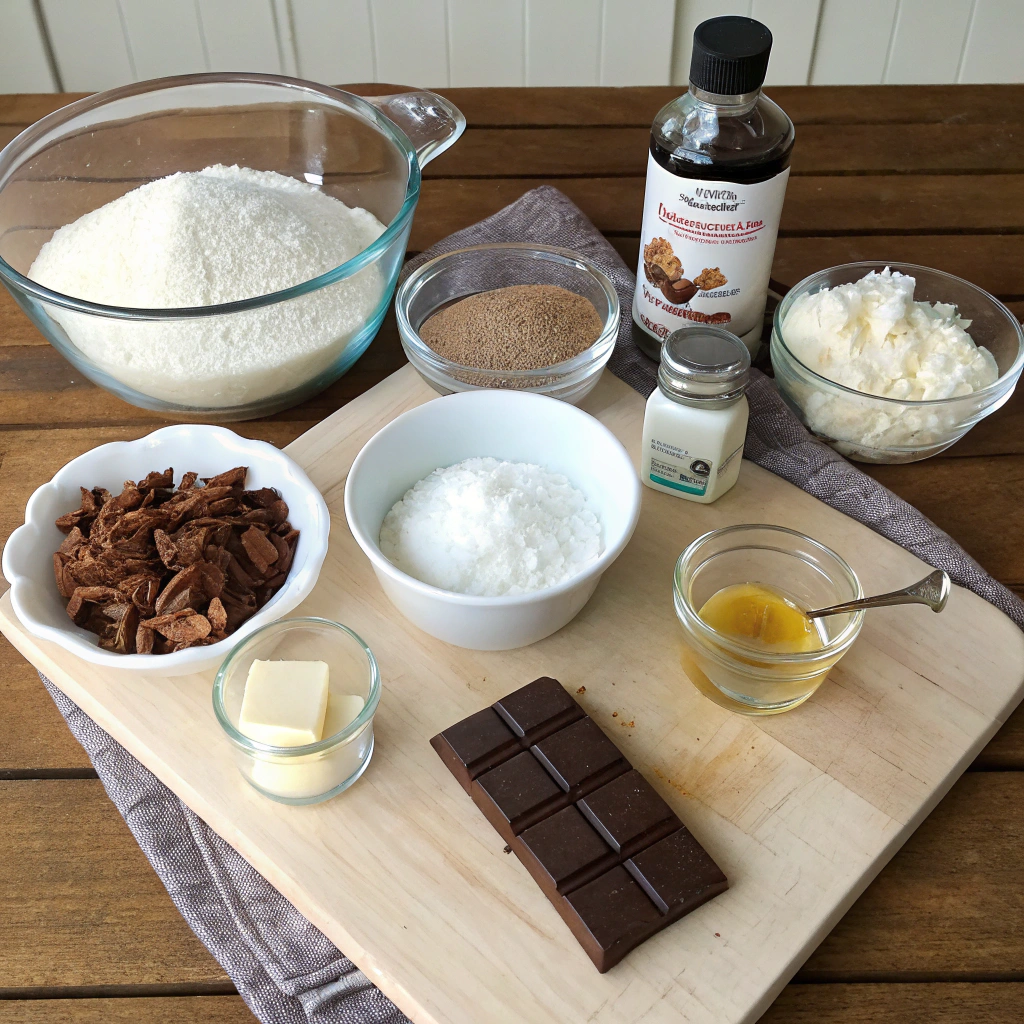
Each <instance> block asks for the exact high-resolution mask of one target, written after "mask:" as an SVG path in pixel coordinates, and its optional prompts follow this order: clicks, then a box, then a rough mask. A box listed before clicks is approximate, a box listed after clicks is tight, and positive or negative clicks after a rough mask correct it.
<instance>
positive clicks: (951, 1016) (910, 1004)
mask: <svg viewBox="0 0 1024 1024" xmlns="http://www.w3.org/2000/svg"><path fill="white" fill-rule="evenodd" d="M1021 1001H1024V985H1022V984H1021V983H1013V982H1010V983H1005V984H998V983H997V984H991V983H990V984H985V983H955V982H954V983H946V984H942V983H930V984H888V985H878V984H860V985H848V984H846V985H844V984H834V985H790V986H788V987H787V988H786V989H785V990H784V991H783V993H782V995H780V996H779V998H778V999H777V1000H776V1001H775V1003H774V1005H773V1006H772V1007H771V1008H770V1009H769V1010H768V1012H767V1013H766V1014H765V1015H764V1016H763V1017H762V1018H761V1022H762V1024H978V1022H979V1021H984V1024H1019V1021H1020V1012H1019V1009H1020V1004H1021ZM254 1019H255V1018H254V1017H253V1016H252V1014H251V1013H250V1012H249V1010H248V1009H247V1008H246V1006H245V1004H244V1003H243V1002H242V1000H241V999H240V998H239V997H238V996H185V997H178V998H167V997H163V998H159V997H158V998H147V999H61V1000H56V999H33V1000H25V1001H19V1002H11V1001H6V1002H0V1024H51V1022H53V1021H57V1020H60V1021H63V1022H65V1024H107V1022H120V1021H124V1022H125V1024H250V1022H252V1021H253V1020H254Z"/></svg>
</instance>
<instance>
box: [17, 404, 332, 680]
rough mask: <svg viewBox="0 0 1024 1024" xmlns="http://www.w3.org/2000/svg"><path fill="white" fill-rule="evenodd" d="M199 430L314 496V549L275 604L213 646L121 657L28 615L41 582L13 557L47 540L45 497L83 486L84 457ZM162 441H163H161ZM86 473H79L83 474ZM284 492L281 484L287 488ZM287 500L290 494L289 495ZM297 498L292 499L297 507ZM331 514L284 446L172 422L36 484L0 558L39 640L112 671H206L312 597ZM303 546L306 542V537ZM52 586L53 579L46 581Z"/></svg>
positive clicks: (21, 617)
mask: <svg viewBox="0 0 1024 1024" xmlns="http://www.w3.org/2000/svg"><path fill="white" fill-rule="evenodd" d="M197 429H198V430H201V431H202V432H203V433H204V434H206V433H207V432H209V433H210V434H213V435H214V436H220V437H221V438H223V439H224V440H227V437H225V435H228V436H229V437H230V438H232V439H233V440H234V443H235V444H236V445H237V446H238V447H239V448H240V450H242V451H244V452H245V453H246V454H247V455H249V454H252V455H258V456H259V457H260V458H261V460H262V461H264V462H268V461H269V462H271V463H276V464H277V466H279V467H281V469H282V471H283V472H282V476H283V477H284V478H285V482H287V484H289V485H294V486H295V487H296V488H298V489H301V490H302V491H303V492H304V498H305V499H307V500H311V501H312V504H313V507H314V509H315V513H316V515H315V521H314V523H313V529H312V530H310V529H309V528H307V532H306V536H307V538H308V541H309V547H308V553H307V554H306V555H304V557H303V560H302V561H301V562H296V563H295V564H294V565H293V566H292V571H291V572H293V573H294V576H292V575H291V573H289V578H288V579H287V580H286V581H285V583H284V584H283V585H282V586H281V588H280V589H279V590H278V591H277V593H276V594H275V595H274V597H273V598H272V599H271V601H270V602H268V603H267V604H265V605H264V606H263V607H262V608H260V609H259V610H258V611H257V612H256V613H255V614H254V615H253V616H251V617H250V618H248V619H246V621H245V622H243V623H242V624H241V625H240V626H239V627H238V629H237V630H235V632H234V633H232V634H231V635H230V636H228V637H225V639H223V640H220V641H218V642H217V643H215V644H210V645H208V646H206V647H189V648H186V649H185V650H183V651H174V652H173V653H171V654H118V653H117V652H116V651H107V650H104V649H103V648H101V647H99V646H98V644H97V643H95V642H91V641H90V640H89V639H87V637H89V636H92V634H88V633H84V631H83V633H84V635H83V634H80V633H79V632H77V630H78V627H76V626H74V624H73V623H71V621H70V619H69V620H68V625H67V626H64V625H60V626H55V625H51V624H50V623H48V622H44V621H42V620H40V619H38V618H37V617H35V616H34V615H32V614H30V613H29V612H28V611H27V609H26V608H25V605H24V603H23V602H22V599H21V598H22V592H23V591H24V589H25V587H26V586H29V585H32V584H36V585H40V583H41V581H39V580H36V579H35V578H34V577H30V576H28V575H27V574H26V573H24V572H22V571H20V570H18V569H16V568H15V562H16V561H17V560H18V559H19V549H20V547H21V546H22V545H32V544H38V543H40V541H41V537H40V532H39V531H40V527H41V524H42V523H43V522H44V521H43V520H42V519H41V515H42V509H41V506H42V504H43V501H44V498H45V497H46V496H47V495H48V494H49V493H51V492H52V491H55V490H57V489H58V488H59V487H60V486H62V485H63V484H65V483H67V482H68V480H69V478H72V483H74V485H75V486H80V480H79V479H77V478H76V473H79V470H80V468H81V466H82V465H83V463H84V462H85V461H86V460H91V459H93V458H94V457H96V455H97V453H100V452H103V453H105V454H106V455H111V454H114V453H116V452H117V451H124V450H125V448H127V447H135V446H138V447H140V448H141V447H142V446H144V445H146V444H147V443H148V442H150V441H151V439H152V438H154V437H158V436H159V435H164V437H166V438H168V439H170V440H171V441H174V440H175V435H178V434H185V435H187V434H188V433H190V432H193V431H195V430H197ZM163 439H164V438H160V440H163ZM79 475H80V473H79ZM282 491H283V488H282ZM286 500H287V499H286ZM292 505H293V503H292V502H290V503H289V507H290V508H291V507H292ZM330 522H331V517H330V511H329V510H328V508H327V503H326V502H325V501H324V498H323V495H321V494H320V491H319V489H318V488H317V487H316V485H315V484H314V483H313V482H312V481H311V480H310V479H309V476H308V475H307V474H306V472H305V470H304V469H303V468H302V467H301V466H300V465H299V464H298V463H297V462H296V461H295V460H294V459H292V458H291V456H289V455H288V454H287V453H286V452H284V451H282V450H281V449H279V448H275V447H274V446H273V445H272V444H269V443H268V442H266V441H259V440H255V439H253V438H247V437H242V436H241V435H239V434H236V433H235V432H234V431H233V430H229V429H228V428H227V427H220V426H214V425H209V424H198V423H182V424H175V425H173V426H169V427H161V428H160V429H158V430H154V431H151V432H150V433H148V434H145V435H143V436H142V437H140V438H136V439H135V440H133V441H110V442H108V443H106V444H102V445H97V446H96V447H95V448H90V449H89V451H87V452H83V453H82V454H81V455H79V456H78V457H77V458H74V459H72V460H71V461H70V462H68V463H66V464H65V465H64V466H62V467H61V468H60V469H59V470H58V471H57V472H56V473H55V474H54V475H53V477H52V478H51V479H50V480H48V481H47V482H46V483H44V484H41V485H40V486H39V487H37V488H36V489H35V490H34V491H33V492H32V494H31V496H30V497H29V499H28V503H27V505H26V508H25V522H24V523H22V525H21V526H19V527H18V528H17V529H16V530H15V531H14V532H13V533H12V534H11V535H10V537H8V539H7V543H6V544H5V545H4V549H3V558H2V562H0V566H2V570H3V574H4V577H5V578H6V579H7V581H8V582H9V583H10V585H11V586H10V594H11V603H12V605H13V607H14V612H15V614H16V615H17V617H18V621H19V622H20V623H21V624H22V626H23V627H24V628H25V629H26V630H27V631H28V632H29V633H30V634H32V636H34V637H37V638H39V639H41V640H49V641H52V642H53V643H56V644H57V645H59V646H60V647H62V648H63V649H64V650H66V651H68V652H69V653H71V654H73V655H75V656H76V657H79V658H81V659H82V660H84V661H88V662H90V663H92V664H95V665H103V666H106V667H108V668H116V669H127V670H131V671H136V672H145V673H150V672H156V673H162V674H164V675H178V674H184V673H185V672H188V671H202V670H204V669H205V668H207V667H209V666H210V665H211V664H213V663H216V662H217V661H218V660H219V659H220V658H222V657H223V656H224V654H225V653H226V652H227V651H228V650H229V649H230V648H231V647H232V646H234V645H237V644H238V643H240V642H241V641H243V640H244V639H245V638H246V637H247V636H249V635H250V634H251V633H252V632H253V631H254V630H257V629H259V628H261V627H262V626H264V625H268V624H270V623H272V622H275V621H277V619H279V618H280V617H281V616H282V615H287V614H288V612H289V611H290V610H291V609H292V608H294V607H295V606H296V605H298V604H299V603H300V602H301V601H303V600H304V599H305V598H306V597H308V596H309V594H310V592H311V591H312V590H313V587H314V586H315V585H316V582H317V579H318V578H319V575H320V570H321V568H322V567H323V563H324V561H325V559H326V558H327V545H328V535H329V532H330ZM300 543H301V541H300ZM49 583H52V579H49V578H48V579H47V580H46V582H45V583H42V584H41V585H44V586H45V585H47V584H49ZM285 595H288V596H287V599H286V600H287V607H281V603H278V604H275V601H277V599H278V598H279V597H284V596H285Z"/></svg>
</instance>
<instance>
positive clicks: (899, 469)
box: [861, 455, 1024, 586]
mask: <svg viewBox="0 0 1024 1024" xmlns="http://www.w3.org/2000/svg"><path fill="white" fill-rule="evenodd" d="M861 468H862V469H864V471H865V472H867V473H869V474H870V475H871V476H873V477H874V478H875V479H876V480H879V481H880V482H881V483H883V484H885V485H886V487H889V488H890V489H891V490H893V491H895V492H896V493H897V494H898V495H899V496H900V497H901V498H904V499H905V500H906V501H908V502H910V504H911V505H914V506H915V507H916V508H918V509H920V510H921V511H922V512H923V513H924V514H925V515H926V516H928V517H929V518H930V519H932V520H933V521H934V522H936V523H938V525H939V526H941V527H942V528H943V529H944V530H945V531H946V532H947V533H949V534H951V535H952V536H954V537H956V538H957V539H958V540H959V541H960V543H961V544H962V545H963V546H964V548H965V549H966V550H967V552H968V553H969V554H971V555H973V556H974V557H975V558H976V559H977V560H978V561H979V562H980V563H981V564H982V565H983V566H984V567H985V568H986V569H987V570H988V571H989V572H990V573H992V574H993V575H994V576H996V578H997V579H999V580H1001V581H1002V582H1003V583H1007V584H1012V585H1015V586H1020V585H1022V584H1024V516H1021V514H1020V510H1021V507H1022V506H1024V456H1021V455H1004V456H1002V457H1001V458H994V459H993V458H972V457H965V458H956V459H928V460H926V461H924V462H914V463H911V464H909V465H905V466H873V465H866V464H865V465H862V466H861ZM968 494H969V500H966V498H967V496H968Z"/></svg>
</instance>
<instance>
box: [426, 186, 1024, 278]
mask: <svg viewBox="0 0 1024 1024" xmlns="http://www.w3.org/2000/svg"><path fill="white" fill-rule="evenodd" d="M540 185H552V186H554V187H555V188H558V189H560V190H561V191H562V192H564V193H565V194H566V195H567V196H569V198H570V199H572V200H573V202H575V203H576V204H577V206H579V207H580V208H581V209H582V210H583V212H584V213H586V215H587V216H588V217H589V218H590V219H591V220H592V221H593V222H594V223H595V224H596V225H597V227H598V228H599V229H600V230H601V231H603V232H606V233H609V232H610V233H613V234H618V233H623V232H625V233H628V234H633V233H635V232H638V231H639V224H640V218H641V213H642V209H643V194H644V182H643V179H641V178H585V179H581V178H568V179H558V178H553V179H549V178H540V177H539V178H514V179H509V178H494V179H490V180H485V179H458V178H452V179H441V180H438V179H436V178H434V179H430V180H428V181H425V182H424V185H423V192H422V197H421V199H420V205H419V208H418V210H417V211H416V218H415V220H414V221H413V226H412V236H411V239H410V243H409V244H410V247H411V248H412V249H415V250H420V249H424V248H426V247H427V246H429V245H431V244H432V243H433V242H434V241H436V240H437V239H439V238H443V237H444V236H445V235H447V234H449V233H450V232H452V231H455V230H457V229H459V228H461V227H466V226H468V225H469V224H473V223H475V222H476V221H478V220H480V219H482V218H483V217H487V216H490V215H491V214H492V213H496V212H497V211H498V210H500V209H501V208H502V207H503V206H506V205H507V204H508V203H511V202H513V201H514V200H516V199H518V198H519V197H520V196H522V195H523V194H524V193H525V192H527V191H529V190H530V189H532V188H536V187H538V186H540ZM1022 227H1024V175H1012V174H1004V175H965V176H957V175H951V176H946V175H934V176H922V177H907V176H869V177H851V178H842V177H838V178H837V177H815V176H808V177H799V178H793V179H792V180H791V181H790V183H789V188H788V190H787V194H786V204H785V206H784V207H783V211H782V227H781V235H782V237H783V238H785V237H787V236H793V234H794V233H795V232H798V233H799V235H800V236H809V235H816V234H817V235H821V234H832V233H843V237H842V238H840V239H837V241H838V242H840V243H846V244H847V245H848V246H849V245H852V244H856V243H852V242H851V241H850V239H851V238H853V239H857V240H858V242H859V240H860V239H861V238H863V237H865V236H866V237H870V232H877V233H878V235H880V236H882V237H884V238H887V237H888V236H889V235H891V234H893V233H898V232H914V233H917V232H921V233H927V235H928V237H929V239H930V238H932V237H933V236H934V235H935V234H936V233H938V232H956V233H958V234H959V233H961V232H962V233H964V234H968V233H971V232H979V231H985V230H986V229H987V230H989V231H991V232H992V233H993V234H1000V233H1001V232H1010V231H1017V230H1019V229H1020V228H1022ZM939 237H941V236H939ZM1000 237H1001V238H1002V237H1006V238H1008V239H1013V238H1014V237H1016V238H1018V239H1019V238H1020V237H1021V236H1019V235H1017V236H1014V235H1011V234H1006V235H1000ZM803 241H804V239H803V238H802V237H801V242H803ZM953 242H954V248H957V247H958V246H959V243H960V239H959V238H957V239H954V240H953ZM881 244H883V243H881V242H878V244H876V246H875V248H878V245H881ZM908 244H911V243H908ZM986 244H987V245H988V246H991V247H993V249H994V251H1003V250H1002V245H1003V242H1002V241H1001V240H1000V241H999V242H998V243H997V242H995V241H994V240H989V241H988V242H987V243H986ZM1011 244H1016V245H1019V244H1020V242H1019V241H1018V242H1016V243H1011ZM797 249H798V251H799V250H800V249H801V246H797ZM808 251H811V250H809V249H808ZM890 251H892V250H890ZM884 258H888V259H893V258H894V256H891V255H890V256H887V257H884ZM842 262H846V260H843V259H839V260H834V261H833V263H822V262H818V263H817V264H816V267H815V269H817V268H820V267H823V266H831V265H833V264H834V263H842ZM924 262H925V263H926V264H927V262H928V261H927V260H926V261H924ZM1008 262H1009V261H1008ZM933 265H934V264H933ZM1007 272H1008V273H1013V272H1014V271H1013V270H1011V269H1010V268H1007ZM801 276H803V275H801ZM966 276H968V277H970V276H972V275H971V274H968V275H966Z"/></svg>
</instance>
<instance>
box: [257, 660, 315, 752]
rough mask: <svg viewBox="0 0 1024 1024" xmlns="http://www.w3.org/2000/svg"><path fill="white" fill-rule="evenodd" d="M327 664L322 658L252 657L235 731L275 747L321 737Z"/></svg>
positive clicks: (311, 741)
mask: <svg viewBox="0 0 1024 1024" xmlns="http://www.w3.org/2000/svg"><path fill="white" fill-rule="evenodd" d="M327 690H328V668H327V663H326V662H323V661H254V662H253V663H252V665H251V666H250V667H249V675H248V677H247V678H246V681H245V693H244V694H243V696H242V713H241V715H240V716H239V719H238V731H239V732H240V733H243V734H244V735H245V736H248V737H249V738H250V739H254V740H257V741H258V742H260V743H269V744H271V745H272V746H275V747H299V746H302V745H303V744H304V743H317V742H319V741H320V740H321V739H323V735H324V716H325V714H326V712H327Z"/></svg>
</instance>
